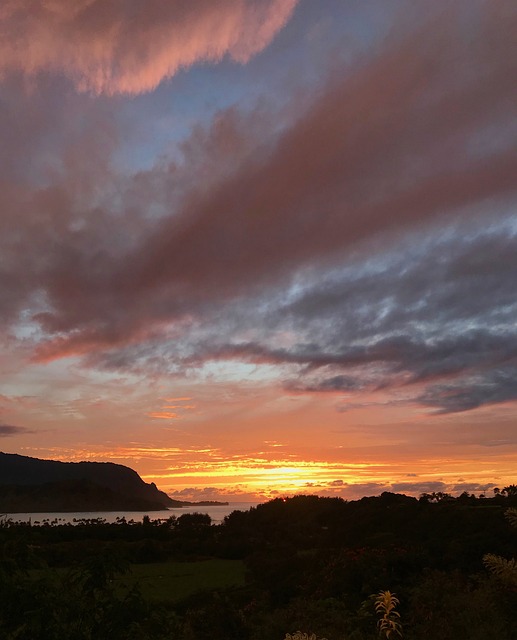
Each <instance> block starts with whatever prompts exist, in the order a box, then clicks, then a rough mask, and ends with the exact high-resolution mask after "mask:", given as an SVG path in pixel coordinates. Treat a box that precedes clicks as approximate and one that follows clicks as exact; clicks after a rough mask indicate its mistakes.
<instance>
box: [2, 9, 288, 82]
mask: <svg viewBox="0 0 517 640" xmlns="http://www.w3.org/2000/svg"><path fill="white" fill-rule="evenodd" d="M296 2H297V0H218V1H217V2H215V1H214V0H196V2H182V1H181V0H179V1H178V0H167V1H164V0H147V1H146V2H142V3H134V2H130V1H128V0H74V2H69V1H68V0H50V1H46V2H43V1H42V0H39V1H33V0H7V1H6V2H4V3H3V4H2V7H1V9H0V61H1V62H0V73H2V72H3V73H5V72H8V71H13V70H14V71H22V72H23V73H25V74H28V75H33V74H37V73H39V72H49V71H50V72H52V73H59V74H64V75H65V76H67V77H68V78H70V79H71V80H72V81H73V82H74V84H75V86H76V87H77V88H78V89H79V90H80V91H92V92H94V93H107V94H117V93H128V94H138V93H142V92H145V91H149V90H152V89H154V88H155V87H156V86H157V85H158V84H159V83H160V82H162V81H163V80H165V79H166V78H170V77H172V76H173V75H175V74H176V73H177V72H178V71H179V70H180V69H182V68H186V67H190V66H192V65H193V64H196V63H198V62H217V61H219V60H221V59H222V58H224V57H225V56H228V57H229V58H230V59H232V60H235V61H236V62H240V63H245V62H247V61H248V60H249V59H250V58H251V57H252V56H254V55H255V54H257V53H259V52H260V51H261V50H262V49H264V48H265V47H266V46H267V45H268V44H269V43H270V42H271V40H272V38H273V37H274V36H275V34H276V33H277V32H278V31H279V30H280V29H281V28H282V27H283V26H284V25H285V23H286V22H287V21H288V20H289V19H290V17H291V15H292V13H293V10H294V8H295V5H296Z"/></svg>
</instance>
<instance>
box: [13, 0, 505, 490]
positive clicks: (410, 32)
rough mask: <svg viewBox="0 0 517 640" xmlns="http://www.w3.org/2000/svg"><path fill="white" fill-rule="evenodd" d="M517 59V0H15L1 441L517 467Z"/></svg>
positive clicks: (496, 481)
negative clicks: (137, 0) (190, 0)
mask: <svg viewBox="0 0 517 640" xmlns="http://www.w3.org/2000/svg"><path fill="white" fill-rule="evenodd" d="M516 76H517V4H516V3H515V2H514V1H513V0H498V1H497V2H493V1H492V0H443V1H442V0H437V1H435V2H428V1H427V0H318V2H313V1H311V0H196V1H195V2H189V1H187V0H147V1H146V2H135V0H75V1H74V2H69V0H3V2H2V4H1V7H0V340H1V351H0V448H1V449H2V450H3V451H5V452H8V453H19V454H22V455H29V456H34V457H40V458H48V459H58V460H63V461H79V460H97V461H111V462H116V463H120V464H126V465H128V466H131V467H132V468H134V469H135V470H136V471H138V473H139V474H140V475H141V476H142V477H143V478H144V479H145V480H146V481H147V482H155V483H156V484H157V485H158V487H159V488H161V489H163V490H165V491H167V492H168V493H169V495H171V496H172V497H175V498H178V499H185V500H199V499H207V500H208V499H210V500H221V499H222V500H229V501H253V500H256V501H263V500H267V499H270V498H273V497H276V496H286V495H294V494H300V493H313V494H318V495H327V496H342V497H344V498H347V499H353V498H358V497H361V496H363V495H376V494H379V493H381V492H382V491H396V492H403V493H406V494H408V495H419V494H420V493H422V492H424V491H447V492H451V493H453V494H458V493H461V492H462V491H468V492H473V493H476V494H479V493H486V494H491V492H492V489H493V488H494V487H495V486H499V487H502V486H505V485H507V484H510V483H514V482H516V481H517V213H516V211H517V210H516V205H517V117H516V116H517V113H516V112H517V82H516V81H515V80H516Z"/></svg>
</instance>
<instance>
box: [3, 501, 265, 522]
mask: <svg viewBox="0 0 517 640" xmlns="http://www.w3.org/2000/svg"><path fill="white" fill-rule="evenodd" d="M257 504H258V503H256V502H230V503H229V504H228V505H208V506H206V507H201V506H193V507H181V508H174V509H164V510H163V511H148V512H145V511H77V512H70V513H62V512H61V513H45V512H41V513H2V514H0V523H1V522H2V521H4V520H12V521H13V522H31V523H32V524H43V523H45V522H48V523H51V524H52V523H53V524H68V523H71V524H75V523H77V521H78V520H84V519H88V520H90V519H102V520H105V521H106V522H116V521H117V519H118V518H125V519H126V520H127V521H129V520H134V521H135V522H142V518H143V517H144V516H145V515H148V516H149V517H150V518H151V520H161V519H163V520H166V519H167V518H170V517H171V516H176V517H179V516H181V514H183V513H207V514H208V515H209V516H210V517H211V518H212V523H213V524H220V523H221V522H222V521H223V519H224V517H225V516H227V515H229V514H230V513H232V511H247V510H248V509H251V507H256V506H257Z"/></svg>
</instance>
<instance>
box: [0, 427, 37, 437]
mask: <svg viewBox="0 0 517 640" xmlns="http://www.w3.org/2000/svg"><path fill="white" fill-rule="evenodd" d="M24 433H34V431H31V430H30V429H26V428H25V427H15V426H13V425H11V424H0V438H10V437H11V436H18V435H23V434H24Z"/></svg>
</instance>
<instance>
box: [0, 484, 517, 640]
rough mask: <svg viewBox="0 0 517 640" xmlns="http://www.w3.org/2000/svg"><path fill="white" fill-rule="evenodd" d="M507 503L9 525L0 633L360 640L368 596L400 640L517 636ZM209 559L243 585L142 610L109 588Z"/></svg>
mask: <svg viewBox="0 0 517 640" xmlns="http://www.w3.org/2000/svg"><path fill="white" fill-rule="evenodd" d="M512 507H513V508H515V507H517V489H516V490H515V491H514V490H513V489H512V487H507V488H505V489H504V490H502V491H499V492H498V493H497V495H494V496H493V497H476V496H473V495H468V494H463V495H462V496H460V497H459V498H452V497H451V496H447V494H424V495H423V496H422V497H421V498H420V499H416V498H412V497H408V496H404V495H400V494H392V493H383V494H382V495H381V496H379V497H370V498H363V499H362V500H358V501H351V502H346V501H344V500H342V499H339V498H320V497H317V496H297V497H294V498H288V499H276V500H272V501H270V502H267V503H265V504H262V505H258V506H257V507H255V508H252V509H250V510H249V511H246V512H240V511H234V512H233V513H232V514H230V515H229V516H227V517H226V518H225V520H224V522H223V523H222V524H220V525H213V524H212V523H211V521H210V518H209V516H207V515H205V514H183V515H181V516H180V517H178V518H175V517H171V518H169V519H167V520H165V521H158V520H151V519H150V518H149V517H147V516H146V517H144V518H143V520H142V522H138V523H132V522H126V521H125V520H124V519H121V520H119V521H117V522H116V523H113V524H109V523H106V522H103V521H99V520H95V521H82V522H79V523H76V524H75V525H64V524H54V525H50V524H48V523H47V524H45V525H39V526H34V525H29V524H13V523H7V522H4V523H3V525H2V526H0V544H1V550H2V557H1V564H0V571H1V572H2V575H1V576H0V577H1V578H2V579H1V585H2V587H1V588H2V592H1V593H0V609H1V615H0V637H5V638H19V639H21V640H24V639H25V638H31V639H34V638H56V640H57V639H59V638H68V637H70V638H71V637H74V638H78V639H81V638H93V637H95V638H98V639H99V640H102V639H103V638H108V637H110V638H128V639H131V638H142V639H144V640H145V638H153V639H155V638H156V639H159V638H175V639H178V640H204V639H207V640H208V639H210V640H219V639H220V640H232V639H235V640H237V639H238V640H284V638H285V637H286V634H287V633H291V634H293V636H294V634H295V632H296V631H297V630H300V631H302V632H305V633H307V634H311V633H313V634H315V636H316V637H317V638H328V640H367V639H370V638H371V639H373V638H378V637H379V632H380V631H381V632H382V629H380V628H379V626H378V621H379V613H378V611H377V612H376V610H375V598H374V597H372V596H375V594H379V592H381V591H388V590H389V591H390V592H391V593H395V594H396V597H397V598H398V600H399V601H400V603H399V604H397V610H396V613H397V615H398V616H400V618H397V619H399V620H400V625H401V627H400V632H401V633H402V637H403V638H407V639H408V640H423V639H424V638H425V639H426V640H429V639H432V640H462V639H465V640H482V639H483V640H485V639H487V638H497V639H498V640H514V639H517V625H516V621H515V611H516V610H517V608H516V606H517V581H514V580H513V578H512V575H511V566H510V565H511V563H510V564H508V563H507V564H505V563H504V558H513V557H516V556H517V544H516V543H517V531H516V530H514V529H512V527H511V526H510V523H509V522H508V519H507V518H506V517H505V513H508V511H509V509H510V510H511V508H512ZM487 554H491V558H496V560H495V561H494V560H493V561H492V566H491V567H489V568H490V569H491V570H489V568H487V567H486V566H485V565H484V563H483V558H486V557H487ZM203 558H226V559H232V560H239V561H241V562H243V563H244V565H245V567H246V581H245V584H244V585H241V586H237V587H234V588H232V589H226V590H224V591H223V590H219V591H212V592H207V591H203V585H202V584H200V585H199V586H200V592H199V593H198V594H195V595H194V596H190V597H188V598H184V599H182V600H176V601H168V600H167V598H164V600H163V602H161V603H156V602H153V603H150V602H149V601H147V600H146V598H145V597H144V596H143V595H142V593H141V592H140V591H139V589H138V587H135V586H134V585H132V586H131V587H127V588H125V587H124V586H123V585H124V580H123V578H122V579H115V578H116V576H120V575H123V572H124V569H127V568H128V567H130V566H131V564H132V563H133V564H134V563H142V562H146V563H147V562H156V563H160V562H161V563H165V562H167V561H170V560H176V561H178V560H180V561H182V562H185V563H188V562H189V561H192V560H200V559H203ZM497 562H499V564H500V566H501V567H502V568H503V569H505V568H506V569H508V567H509V566H510V570H509V571H506V569H505V570H504V571H503V570H502V569H501V570H500V571H498V570H497ZM494 563H495V564H494ZM505 571H506V572H505ZM63 581H65V584H63ZM49 611H51V612H52V615H50V614H49ZM70 611H74V612H75V613H74V614H73V615H72V614H70V613H67V612H70ZM396 632H398V629H397V630H396V631H394V632H393V633H394V635H392V637H398V636H397V635H396Z"/></svg>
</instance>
